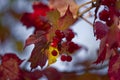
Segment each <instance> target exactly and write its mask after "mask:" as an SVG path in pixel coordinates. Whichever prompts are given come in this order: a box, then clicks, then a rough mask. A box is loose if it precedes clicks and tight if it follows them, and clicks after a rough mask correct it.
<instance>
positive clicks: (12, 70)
mask: <svg viewBox="0 0 120 80" xmlns="http://www.w3.org/2000/svg"><path fill="white" fill-rule="evenodd" d="M21 63H22V60H21V59H19V58H18V57H17V56H16V55H15V54H12V53H7V54H5V55H4V56H2V63H1V65H0V80H20V75H21V73H20V67H19V65H20V64H21Z"/></svg>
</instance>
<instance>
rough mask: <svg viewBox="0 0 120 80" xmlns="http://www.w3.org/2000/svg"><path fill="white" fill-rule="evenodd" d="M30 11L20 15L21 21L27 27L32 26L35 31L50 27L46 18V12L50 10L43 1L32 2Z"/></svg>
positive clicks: (45, 29)
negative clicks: (31, 10)
mask: <svg viewBox="0 0 120 80" xmlns="http://www.w3.org/2000/svg"><path fill="white" fill-rule="evenodd" d="M33 10H34V12H32V13H24V14H23V16H22V17H21V22H22V23H23V24H24V25H26V26H27V28H29V27H32V26H34V27H35V31H37V30H44V31H47V30H49V28H50V27H51V25H50V24H49V23H48V20H47V18H46V13H47V12H48V11H49V10H50V9H49V7H48V6H47V5H45V4H43V3H40V2H36V3H34V4H33Z"/></svg>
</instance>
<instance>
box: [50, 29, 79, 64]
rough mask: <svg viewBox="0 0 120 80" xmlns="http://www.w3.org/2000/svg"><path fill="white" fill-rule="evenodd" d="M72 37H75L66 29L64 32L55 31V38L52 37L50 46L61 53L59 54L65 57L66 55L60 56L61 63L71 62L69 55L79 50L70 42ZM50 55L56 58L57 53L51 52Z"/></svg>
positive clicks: (76, 45)
mask: <svg viewBox="0 0 120 80" xmlns="http://www.w3.org/2000/svg"><path fill="white" fill-rule="evenodd" d="M74 37H75V34H74V32H73V31H72V30H71V29H67V30H65V31H61V30H56V31H55V36H54V37H53V40H52V42H51V46H52V47H55V48H57V49H58V50H59V52H61V54H62V53H66V54H67V56H66V55H62V56H61V60H62V61H68V62H70V61H71V60H72V57H71V56H70V54H71V53H74V52H75V51H76V50H78V49H79V48H80V47H79V46H78V44H75V43H74V42H72V39H73V38H74ZM63 39H65V40H63ZM52 55H53V56H56V55H57V52H56V51H52Z"/></svg>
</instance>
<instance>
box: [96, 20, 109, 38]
mask: <svg viewBox="0 0 120 80" xmlns="http://www.w3.org/2000/svg"><path fill="white" fill-rule="evenodd" d="M108 30H109V28H108V26H107V25H106V24H103V23H102V22H100V21H97V22H95V23H94V34H95V35H96V37H97V39H101V38H103V37H104V36H105V35H106V34H107V33H108Z"/></svg>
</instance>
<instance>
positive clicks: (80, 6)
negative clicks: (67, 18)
mask: <svg viewBox="0 0 120 80" xmlns="http://www.w3.org/2000/svg"><path fill="white" fill-rule="evenodd" d="M92 2H93V1H89V2H86V3H84V4H81V5H80V6H79V8H82V7H83V6H85V5H87V4H90V3H92Z"/></svg>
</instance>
